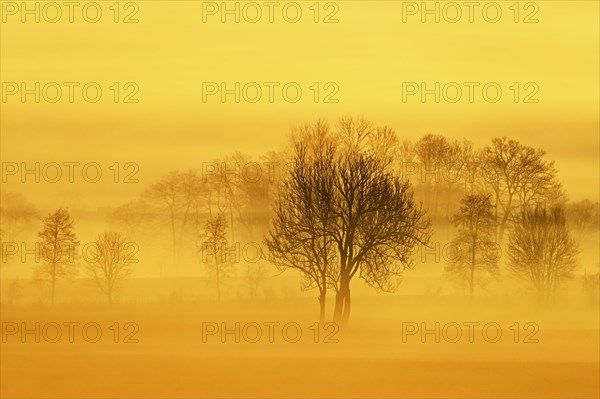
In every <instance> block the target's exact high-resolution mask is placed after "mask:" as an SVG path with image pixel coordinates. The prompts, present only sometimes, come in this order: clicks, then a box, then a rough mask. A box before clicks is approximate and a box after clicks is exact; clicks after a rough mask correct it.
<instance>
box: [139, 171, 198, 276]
mask: <svg viewBox="0 0 600 399" xmlns="http://www.w3.org/2000/svg"><path fill="white" fill-rule="evenodd" d="M205 195H206V188H205V184H204V182H203V180H202V177H201V176H200V175H198V173H196V172H195V171H193V170H188V171H185V172H179V171H173V172H170V173H169V174H167V175H166V176H163V177H162V178H161V179H159V180H158V181H157V182H156V183H154V184H153V185H152V186H150V188H148V189H147V190H146V191H145V192H144V193H143V194H142V200H143V201H144V202H146V203H148V204H149V205H150V206H151V207H154V209H155V210H156V214H155V216H156V217H157V218H158V219H159V220H162V221H166V223H167V224H168V226H169V230H170V235H171V241H172V243H171V245H172V253H173V267H174V270H175V271H177V268H178V264H179V260H180V255H181V248H182V244H183V241H184V235H185V232H186V231H188V230H189V229H191V228H192V227H193V221H194V219H195V216H194V212H198V210H199V208H200V205H199V204H200V203H201V202H203V200H204V198H205Z"/></svg>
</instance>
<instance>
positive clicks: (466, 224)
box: [446, 194, 499, 301]
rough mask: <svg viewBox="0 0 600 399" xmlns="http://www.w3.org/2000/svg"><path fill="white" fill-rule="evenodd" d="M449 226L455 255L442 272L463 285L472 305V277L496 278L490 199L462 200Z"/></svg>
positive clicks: (474, 282) (478, 196) (492, 216)
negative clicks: (486, 274)
mask: <svg viewBox="0 0 600 399" xmlns="http://www.w3.org/2000/svg"><path fill="white" fill-rule="evenodd" d="M453 222H454V226H455V227H456V233H455V237H454V240H453V241H452V243H453V246H454V248H456V249H457V253H456V256H451V259H450V260H449V262H448V264H447V265H446V271H447V272H449V273H451V274H454V275H456V276H457V277H459V278H460V279H462V280H463V281H467V283H468V285H469V297H470V300H471V301H472V300H473V291H474V288H475V284H476V273H477V274H483V273H488V274H491V275H496V274H498V257H499V251H498V249H499V246H498V245H497V244H496V241H495V219H494V212H493V206H492V203H491V200H490V196H489V195H485V194H473V195H467V196H465V197H463V199H462V200H461V207H460V209H459V211H458V212H457V213H456V214H455V215H454V217H453Z"/></svg>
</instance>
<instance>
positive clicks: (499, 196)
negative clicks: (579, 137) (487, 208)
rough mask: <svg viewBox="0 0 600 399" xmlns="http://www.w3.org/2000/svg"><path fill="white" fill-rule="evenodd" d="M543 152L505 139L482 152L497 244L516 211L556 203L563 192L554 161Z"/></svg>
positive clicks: (495, 140)
mask: <svg viewBox="0 0 600 399" xmlns="http://www.w3.org/2000/svg"><path fill="white" fill-rule="evenodd" d="M545 155H546V153H545V151H543V150H541V149H537V150H536V149H533V148H531V147H528V146H525V145H523V144H521V143H519V142H518V141H516V140H510V139H508V138H506V137H502V138H494V139H492V145H491V146H489V147H486V148H485V149H484V151H483V164H482V168H481V172H482V174H483V179H484V180H485V183H486V186H487V187H488V189H490V190H491V192H492V193H493V194H494V200H495V213H496V219H497V220H498V224H497V236H498V241H499V242H502V240H503V237H504V232H505V230H506V228H507V227H508V226H509V224H510V223H511V222H512V220H513V216H514V213H515V211H518V209H520V208H522V207H529V206H532V205H533V204H536V203H548V204H557V203H558V202H560V201H561V200H562V196H563V193H562V189H561V185H560V183H559V182H558V179H557V177H556V169H555V168H554V162H548V161H546V160H544V157H545Z"/></svg>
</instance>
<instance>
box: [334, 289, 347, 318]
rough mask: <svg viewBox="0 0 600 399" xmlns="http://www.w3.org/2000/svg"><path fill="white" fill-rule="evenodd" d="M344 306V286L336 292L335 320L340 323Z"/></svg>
mask: <svg viewBox="0 0 600 399" xmlns="http://www.w3.org/2000/svg"><path fill="white" fill-rule="evenodd" d="M343 307H344V293H343V292H342V288H341V287H340V289H339V290H338V292H337V293H336V294H335V308H334V310H333V320H334V321H335V322H336V323H340V322H341V321H342V311H343Z"/></svg>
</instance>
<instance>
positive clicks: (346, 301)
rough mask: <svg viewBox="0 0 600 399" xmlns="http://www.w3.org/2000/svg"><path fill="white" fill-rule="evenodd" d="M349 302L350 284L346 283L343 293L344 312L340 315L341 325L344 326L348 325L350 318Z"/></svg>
mask: <svg viewBox="0 0 600 399" xmlns="http://www.w3.org/2000/svg"><path fill="white" fill-rule="evenodd" d="M350 303H351V301H350V285H348V286H347V287H346V292H345V293H344V314H343V316H342V326H344V327H346V326H347V325H348V320H349V319H350V309H351V306H350Z"/></svg>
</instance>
